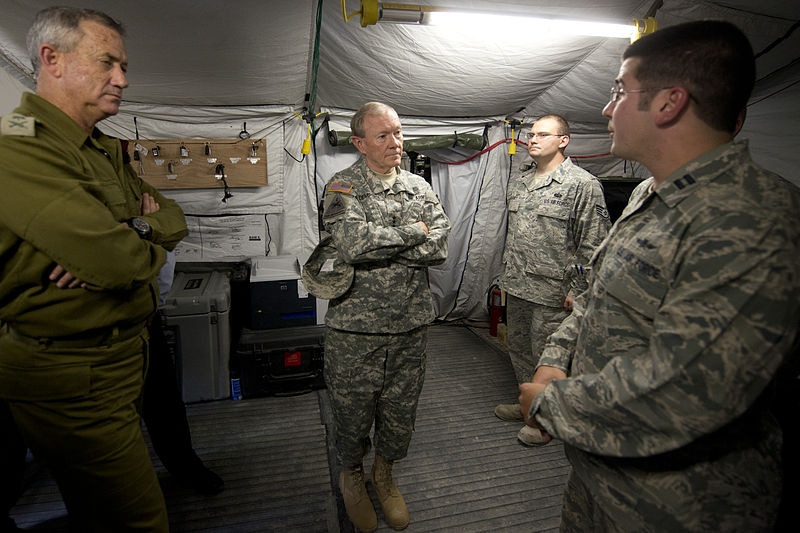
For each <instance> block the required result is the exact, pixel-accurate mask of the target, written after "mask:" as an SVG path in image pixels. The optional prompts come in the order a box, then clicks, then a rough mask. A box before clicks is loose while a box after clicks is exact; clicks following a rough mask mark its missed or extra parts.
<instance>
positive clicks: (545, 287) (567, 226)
mask: <svg viewBox="0 0 800 533" xmlns="http://www.w3.org/2000/svg"><path fill="white" fill-rule="evenodd" d="M534 173H535V169H533V170H530V171H529V172H526V173H524V174H522V175H521V176H518V177H515V178H512V180H511V183H510V184H509V190H508V231H507V233H506V244H505V251H504V252H503V264H504V269H503V275H502V276H501V278H500V287H501V288H502V289H503V290H505V291H507V292H509V293H511V294H513V295H514V296H516V297H517V298H522V299H524V300H528V301H530V302H534V303H537V304H541V305H548V306H551V307H561V305H562V304H563V303H564V298H565V297H566V296H567V295H569V296H572V297H575V296H576V295H578V294H580V293H581V292H583V291H584V290H585V289H586V281H585V275H587V274H588V271H589V270H588V269H589V267H588V264H589V259H590V258H591V257H592V252H593V251H594V249H595V248H596V247H597V246H598V245H599V244H600V243H601V242H602V240H603V239H604V238H605V236H606V233H607V232H608V228H609V226H610V222H609V218H608V210H607V209H606V202H605V199H604V197H603V187H602V186H601V185H600V182H599V181H598V180H597V178H595V177H594V176H592V175H591V174H589V173H588V172H586V171H585V170H583V169H582V168H580V167H578V166H576V165H574V164H573V163H572V161H571V160H570V159H569V158H567V159H565V160H564V161H563V162H562V163H561V165H560V166H559V167H558V169H556V170H555V171H553V172H552V173H551V174H550V175H549V176H547V177H546V178H544V179H543V180H540V182H535V180H534ZM575 265H579V268H580V267H582V270H576V268H575Z"/></svg>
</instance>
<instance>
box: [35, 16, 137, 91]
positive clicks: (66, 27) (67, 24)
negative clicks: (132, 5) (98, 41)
mask: <svg viewBox="0 0 800 533" xmlns="http://www.w3.org/2000/svg"><path fill="white" fill-rule="evenodd" d="M84 20H89V21H92V22H96V23H98V24H100V25H102V26H105V27H107V28H110V29H112V30H114V31H116V32H117V33H119V34H120V36H121V37H124V36H125V28H124V27H123V25H122V24H121V23H120V22H118V21H116V20H114V19H113V18H111V17H110V16H108V15H106V14H105V13H103V12H102V11H96V10H94V9H82V8H78V7H48V8H46V9H42V10H41V11H39V12H38V13H36V17H35V18H34V19H33V24H32V25H31V28H30V29H29V30H28V38H27V45H28V55H29V56H30V58H31V65H33V75H34V77H36V76H37V75H38V74H39V67H40V64H39V46H41V45H42V44H44V43H48V44H51V45H53V46H55V47H56V48H58V49H59V50H61V51H62V52H66V53H69V52H72V51H73V50H75V48H76V47H77V46H78V43H79V42H81V39H83V31H81V28H80V23H81V22H82V21H84Z"/></svg>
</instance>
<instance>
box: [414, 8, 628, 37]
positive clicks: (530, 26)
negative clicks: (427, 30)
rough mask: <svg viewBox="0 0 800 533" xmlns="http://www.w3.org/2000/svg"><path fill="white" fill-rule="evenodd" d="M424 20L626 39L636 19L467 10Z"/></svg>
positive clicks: (489, 28) (464, 28)
mask: <svg viewBox="0 0 800 533" xmlns="http://www.w3.org/2000/svg"><path fill="white" fill-rule="evenodd" d="M423 22H424V24H428V25H430V26H448V27H452V28H457V29H459V30H462V31H470V30H478V31H482V32H492V31H500V32H503V31H506V32H507V31H509V28H516V27H518V28H524V29H525V31H529V32H535V33H537V34H539V35H541V34H543V33H546V34H548V35H592V36H597V37H620V38H626V39H627V38H630V37H631V35H632V34H633V31H634V29H635V27H634V25H633V24H632V23H627V24H619V23H610V22H592V21H587V20H568V19H551V18H539V17H527V16H522V15H497V14H492V13H477V12H465V11H460V12H455V11H429V12H426V13H425V17H424V21H423Z"/></svg>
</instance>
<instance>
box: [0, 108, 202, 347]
mask: <svg viewBox="0 0 800 533" xmlns="http://www.w3.org/2000/svg"><path fill="white" fill-rule="evenodd" d="M15 113H16V114H17V115H20V116H22V117H33V118H34V119H35V130H34V131H31V130H30V128H28V129H27V130H26V129H25V128H18V129H19V132H17V131H16V130H15V129H14V128H13V127H9V128H4V130H3V131H4V135H2V136H0V161H2V167H0V189H2V194H0V321H2V322H4V323H7V324H9V325H10V326H11V327H12V328H13V329H14V330H15V331H17V332H18V333H20V334H23V335H26V336H31V337H69V336H72V335H77V334H83V333H86V332H87V331H91V330H94V329H103V328H108V327H113V326H118V327H134V326H136V325H137V324H142V325H143V324H144V321H145V319H146V318H147V316H148V315H150V314H151V313H153V312H154V311H155V309H156V307H157V305H158V287H157V285H156V275H157V274H158V271H159V269H160V268H161V266H162V265H163V264H164V260H165V257H166V251H165V249H164V248H167V249H172V248H174V246H175V245H176V244H177V243H178V242H179V241H180V239H181V238H183V237H184V236H185V235H186V233H187V231H186V224H185V221H184V217H183V213H182V211H181V210H180V207H178V206H177V204H175V202H173V201H171V200H168V199H166V198H164V197H163V196H162V195H161V194H159V193H158V191H156V190H155V189H154V188H152V187H150V186H149V185H147V184H146V183H144V182H142V180H140V179H139V178H138V177H136V174H135V172H133V171H132V169H130V167H129V166H127V168H126V165H123V162H122V151H121V146H120V142H119V140H117V139H114V138H112V137H108V136H106V135H104V134H103V133H101V132H100V131H99V130H97V129H95V130H94V131H93V132H92V134H91V135H89V134H87V133H86V131H84V130H83V129H81V128H80V127H79V126H78V124H77V123H75V122H74V121H73V120H72V119H71V118H69V117H68V116H67V115H66V114H65V113H63V112H62V111H61V110H60V109H58V108H57V107H55V106H53V105H52V104H50V103H49V102H47V101H46V100H44V99H42V98H40V97H39V96H36V95H34V94H31V93H25V94H24V95H23V97H22V102H21V104H20V106H19V107H18V108H17V109H16V110H15ZM18 122H19V121H18ZM6 124H8V122H7V123H6ZM18 133H19V134H18ZM143 192H147V193H149V194H151V195H152V196H154V197H155V199H156V201H157V202H158V203H159V205H160V210H159V211H158V212H156V213H154V214H151V215H147V216H144V217H143V218H144V219H145V220H147V221H148V222H149V224H150V225H151V227H152V228H153V236H152V238H151V241H145V240H142V239H141V238H140V237H139V236H138V235H137V234H136V232H134V231H133V230H131V229H130V228H128V227H126V226H125V225H123V224H121V222H123V221H126V220H129V219H130V218H132V217H135V216H140V215H141V207H140V204H139V201H140V198H141V195H142V193H143ZM56 265H61V266H62V267H64V268H65V269H66V270H67V271H69V272H70V273H72V274H73V275H74V276H76V277H77V278H79V279H81V280H82V281H83V282H85V283H86V288H78V289H69V290H66V289H60V288H58V287H56V285H55V283H54V282H51V281H49V280H48V275H49V274H50V272H51V271H52V270H53V268H54V267H55V266H56Z"/></svg>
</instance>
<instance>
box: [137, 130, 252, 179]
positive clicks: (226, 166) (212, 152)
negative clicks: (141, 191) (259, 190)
mask: <svg viewBox="0 0 800 533" xmlns="http://www.w3.org/2000/svg"><path fill="white" fill-rule="evenodd" d="M154 148H157V151H156V152H154V151H153V149H154ZM128 151H129V153H130V156H131V164H132V165H133V168H134V169H136V172H137V173H138V174H139V177H140V178H142V179H143V180H144V181H146V182H147V183H149V184H150V185H152V186H153V187H155V188H157V189H213V188H222V187H223V181H222V179H220V178H219V176H220V172H219V170H220V169H219V168H218V165H222V169H221V170H222V174H224V176H225V181H226V182H227V183H228V187H231V188H233V187H264V186H266V185H267V184H268V183H267V142H266V140H265V139H244V140H238V141H234V140H231V139H214V140H208V141H202V140H188V141H180V140H175V139H162V140H138V141H136V140H131V141H130V142H129V143H128ZM135 151H136V152H138V160H137V157H136V155H135V153H134V152H135ZM207 152H208V155H207Z"/></svg>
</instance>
